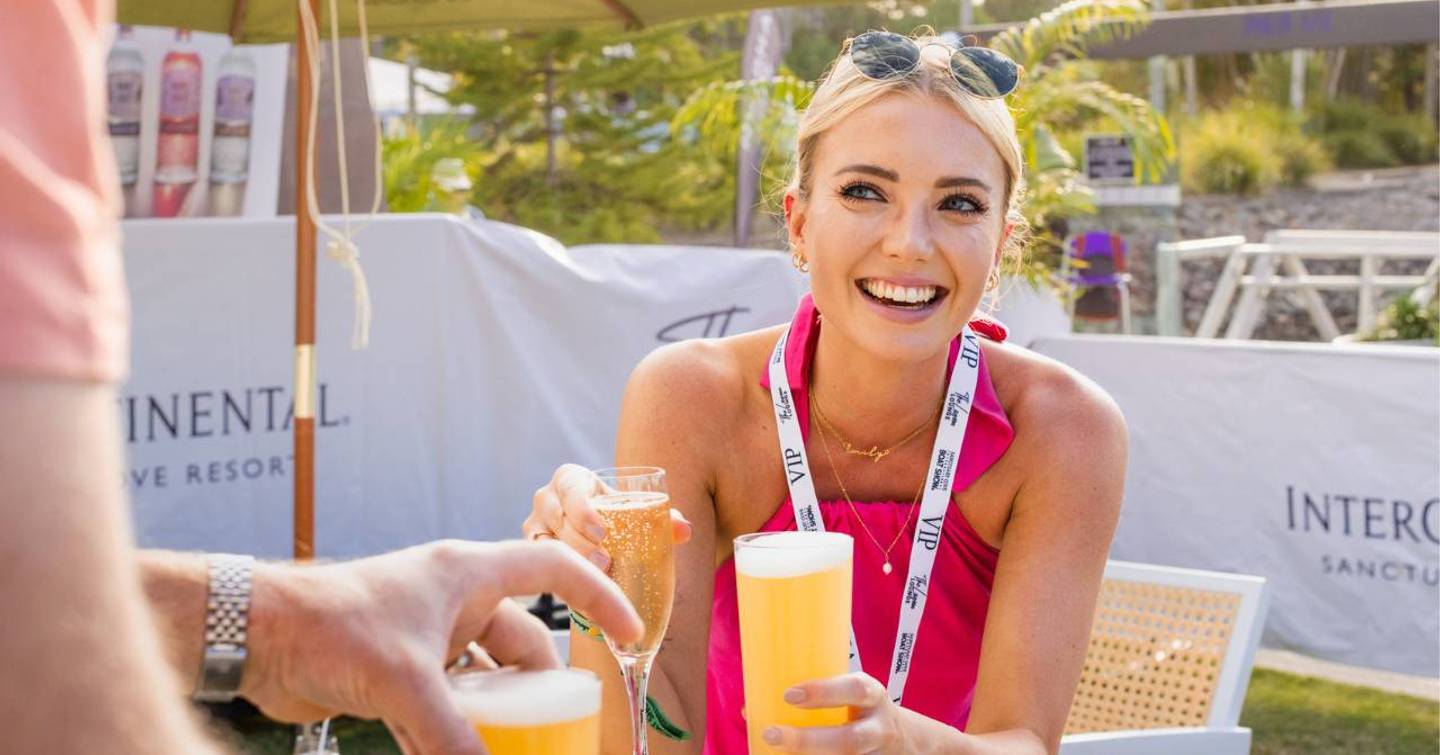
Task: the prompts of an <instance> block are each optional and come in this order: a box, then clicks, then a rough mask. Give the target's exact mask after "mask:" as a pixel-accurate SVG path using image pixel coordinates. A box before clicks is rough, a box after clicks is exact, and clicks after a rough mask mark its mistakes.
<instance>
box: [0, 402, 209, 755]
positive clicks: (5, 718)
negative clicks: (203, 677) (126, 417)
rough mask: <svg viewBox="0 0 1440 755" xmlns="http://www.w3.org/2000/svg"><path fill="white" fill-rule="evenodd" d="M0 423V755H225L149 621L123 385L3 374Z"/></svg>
mask: <svg viewBox="0 0 1440 755" xmlns="http://www.w3.org/2000/svg"><path fill="white" fill-rule="evenodd" d="M0 427H4V428H5V430H6V432H5V433H3V434H0V522H3V523H4V524H3V526H0V616H3V617H4V620H5V628H4V630H3V631H0V669H3V672H0V732H3V734H0V736H3V741H4V745H3V746H0V750H4V751H5V752H67V753H68V752H106V753H117V754H119V753H123V754H126V755H129V754H131V753H133V754H134V755H141V754H142V753H143V754H144V755H169V754H170V753H175V754H176V755H180V753H184V754H185V755H197V754H198V753H206V754H207V755H208V754H209V753H214V752H216V751H217V750H215V749H213V748H212V746H211V745H209V744H208V743H206V742H205V741H204V738H203V737H202V735H201V732H200V730H199V728H198V727H196V726H195V724H194V722H193V721H192V720H191V715H190V713H189V712H188V711H187V710H186V707H185V705H184V704H183V703H182V702H181V701H180V700H179V699H177V698H176V697H175V696H174V695H173V694H169V693H168V691H169V690H171V689H173V688H174V687H175V686H176V682H175V681H174V675H173V674H171V673H170V671H169V669H167V668H166V667H165V664H164V662H163V661H162V660H161V658H160V653H159V643H158V642H157V641H156V636H155V631H154V629H153V628H152V626H151V625H150V623H149V622H148V621H147V617H146V612H145V610H144V605H143V602H142V599H141V589H140V583H139V580H138V579H137V575H136V571H135V568H136V565H135V561H134V552H133V549H132V548H131V546H130V527H129V523H128V522H127V521H126V518H125V517H126V503H125V500H124V495H123V493H122V492H121V489H120V486H119V485H118V484H117V482H118V480H119V479H120V475H121V465H120V448H119V438H120V431H119V427H118V417H117V415H116V412H115V392H114V390H113V389H111V388H108V387H102V386H98V385H87V384H80V383H72V382H62V381H23V380H7V379H3V378H0ZM202 599H203V598H202Z"/></svg>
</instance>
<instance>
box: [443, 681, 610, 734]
mask: <svg viewBox="0 0 1440 755" xmlns="http://www.w3.org/2000/svg"><path fill="white" fill-rule="evenodd" d="M450 688H451V690H452V691H453V694H454V697H455V703H456V705H458V706H459V708H460V711H461V712H462V713H464V714H465V717H466V718H467V719H469V721H470V722H471V723H472V724H480V725H483V726H543V725H546V724H555V723H563V722H565V721H574V720H577V719H581V718H588V717H590V716H594V715H597V714H599V712H600V679H599V678H597V677H596V676H595V675H594V674H592V673H590V672H588V671H583V670H579V669H551V670H548V671H490V672H479V673H474V674H461V675H459V676H455V677H452V678H451V680H450Z"/></svg>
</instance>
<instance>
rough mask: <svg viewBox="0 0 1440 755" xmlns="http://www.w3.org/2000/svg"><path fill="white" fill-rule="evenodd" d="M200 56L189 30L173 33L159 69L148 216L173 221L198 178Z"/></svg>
mask: <svg viewBox="0 0 1440 755" xmlns="http://www.w3.org/2000/svg"><path fill="white" fill-rule="evenodd" d="M200 73H201V68H200V54H199V53H198V52H196V51H195V48H194V47H193V46H191V44H190V30H189V29H177V30H176V31H175V46H174V47H173V48H171V50H170V51H169V52H167V53H165V60H164V62H163V63H162V64H161V66H160V135H159V138H158V141H157V143H156V147H155V187H154V198H153V203H152V207H151V214H152V215H154V216H155V217H157V218H173V217H175V216H176V215H179V214H180V209H181V208H182V207H183V206H184V204H185V197H186V196H187V195H188V194H189V193H190V187H192V186H194V185H195V180H196V178H197V177H198V166H199V160H200V85H201V81H202V78H201V75H200Z"/></svg>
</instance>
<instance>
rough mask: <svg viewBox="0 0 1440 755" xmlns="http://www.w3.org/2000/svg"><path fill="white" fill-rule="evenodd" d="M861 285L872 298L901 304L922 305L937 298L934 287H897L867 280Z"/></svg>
mask: <svg viewBox="0 0 1440 755" xmlns="http://www.w3.org/2000/svg"><path fill="white" fill-rule="evenodd" d="M860 285H861V286H862V287H863V288H864V289H865V291H866V292H868V293H869V294H870V295H871V296H875V297H878V298H881V299H888V300H890V301H893V302H896V303H899V304H922V303H925V302H928V301H930V300H931V299H934V298H935V294H936V288H935V287H934V286H896V285H894V284H891V283H885V282H884V281H876V280H870V279H866V280H863V281H861V282H860Z"/></svg>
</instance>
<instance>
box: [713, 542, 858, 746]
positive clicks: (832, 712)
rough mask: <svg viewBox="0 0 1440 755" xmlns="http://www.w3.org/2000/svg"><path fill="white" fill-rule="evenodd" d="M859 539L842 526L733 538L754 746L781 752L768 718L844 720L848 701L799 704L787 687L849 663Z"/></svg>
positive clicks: (782, 721) (802, 722)
mask: <svg viewBox="0 0 1440 755" xmlns="http://www.w3.org/2000/svg"><path fill="white" fill-rule="evenodd" d="M853 551H854V541H853V540H851V539H850V536H849V535H845V534H841V533H838V532H772V533H760V534H755V535H743V536H741V537H738V538H736V539H735V575H736V593H737V597H738V599H739V604H740V606H739V607H740V656H741V665H742V666H743V668H744V675H745V721H746V727H747V729H748V731H749V739H750V752H751V753H752V754H754V755H759V754H760V753H778V752H780V751H779V750H777V749H775V748H773V747H770V746H769V745H767V744H765V741H764V739H762V738H761V735H762V734H763V733H764V731H765V729H766V728H768V727H770V726H775V725H783V726H838V725H840V724H843V723H845V721H846V720H847V717H848V715H849V714H848V712H847V710H846V709H845V708H843V707H842V708H822V709H808V708H797V707H795V706H793V705H790V704H789V703H787V702H785V690H787V689H790V688H791V687H793V686H795V685H796V684H800V683H801V682H808V681H813V680H816V679H829V678H831V677H836V676H841V675H843V674H845V673H846V672H847V671H849V664H850V590H851V584H850V578H851V558H852V554H853Z"/></svg>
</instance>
